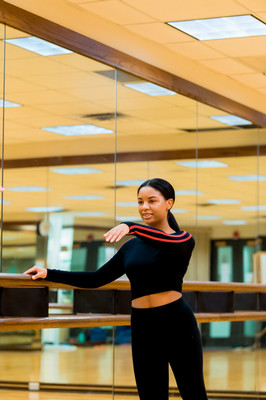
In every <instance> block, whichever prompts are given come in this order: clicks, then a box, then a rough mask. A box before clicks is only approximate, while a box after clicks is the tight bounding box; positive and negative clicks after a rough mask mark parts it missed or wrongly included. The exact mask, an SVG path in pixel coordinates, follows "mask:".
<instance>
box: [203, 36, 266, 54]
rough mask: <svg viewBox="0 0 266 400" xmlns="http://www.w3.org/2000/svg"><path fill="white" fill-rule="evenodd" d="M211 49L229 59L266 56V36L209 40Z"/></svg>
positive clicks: (207, 42) (208, 43)
mask: <svg viewBox="0 0 266 400" xmlns="http://www.w3.org/2000/svg"><path fill="white" fill-rule="evenodd" d="M205 43H206V44H207V45H208V46H209V47H211V48H213V49H214V50H216V51H220V52H221V53H223V54H225V55H227V56H229V57H233V58H235V57H245V56H259V55H265V49H266V36H253V37H246V38H235V39H221V40H207V41H206V42H205Z"/></svg>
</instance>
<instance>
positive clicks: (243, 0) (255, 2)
mask: <svg viewBox="0 0 266 400" xmlns="http://www.w3.org/2000/svg"><path fill="white" fill-rule="evenodd" d="M238 3H240V4H242V5H243V6H245V7H247V8H249V9H250V11H266V2H265V0H238Z"/></svg>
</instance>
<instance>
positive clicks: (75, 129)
mask: <svg viewBox="0 0 266 400" xmlns="http://www.w3.org/2000/svg"><path fill="white" fill-rule="evenodd" d="M42 129H43V130H44V131H48V132H53V133H58V134H59V135H64V136H85V135H103V134H107V133H108V134H109V133H114V131H112V130H111V129H106V128H102V127H101V126H96V125H91V124H88V125H64V126H43V127H42Z"/></svg>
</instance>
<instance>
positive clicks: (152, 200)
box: [138, 186, 173, 230]
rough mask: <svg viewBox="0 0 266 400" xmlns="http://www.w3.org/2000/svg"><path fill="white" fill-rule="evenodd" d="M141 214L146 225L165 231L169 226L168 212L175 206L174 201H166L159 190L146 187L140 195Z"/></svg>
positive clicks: (141, 190)
mask: <svg viewBox="0 0 266 400" xmlns="http://www.w3.org/2000/svg"><path fill="white" fill-rule="evenodd" d="M138 204H139V207H138V209H139V214H140V216H141V218H142V219H143V221H144V222H146V224H148V225H150V226H153V227H154V228H158V229H162V230H164V229H165V228H166V226H167V225H168V222H167V214H168V210H170V208H171V207H172V205H173V199H168V200H166V199H165V198H164V196H163V195H162V194H161V192H159V191H158V190H156V189H154V188H152V187H150V186H144V187H142V188H141V189H140V191H139V194H138Z"/></svg>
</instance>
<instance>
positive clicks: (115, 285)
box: [0, 273, 266, 293]
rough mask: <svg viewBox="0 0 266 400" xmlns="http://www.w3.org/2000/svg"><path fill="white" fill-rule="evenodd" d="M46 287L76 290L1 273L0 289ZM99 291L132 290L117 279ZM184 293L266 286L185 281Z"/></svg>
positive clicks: (262, 286) (263, 289)
mask: <svg viewBox="0 0 266 400" xmlns="http://www.w3.org/2000/svg"><path fill="white" fill-rule="evenodd" d="M29 286H33V287H34V286H35V287H36V286H38V287H40V286H46V287H49V288H51V289H69V290H71V289H76V286H71V285H65V284H63V283H54V282H49V281H46V280H43V279H41V280H37V281H33V280H32V279H31V275H24V274H6V273H0V287H29ZM98 289H110V290H111V289H118V290H125V289H128V290H129V289H130V283H129V281H128V280H126V279H117V280H115V281H114V282H111V283H109V284H108V285H104V286H101V287H100V288H98ZM183 291H184V292H188V291H232V292H236V293H251V292H266V284H262V283H243V282H216V281H206V282H199V281H185V282H184V283H183Z"/></svg>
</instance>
